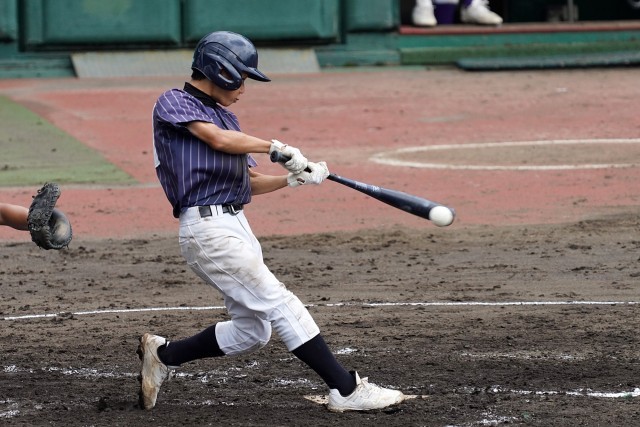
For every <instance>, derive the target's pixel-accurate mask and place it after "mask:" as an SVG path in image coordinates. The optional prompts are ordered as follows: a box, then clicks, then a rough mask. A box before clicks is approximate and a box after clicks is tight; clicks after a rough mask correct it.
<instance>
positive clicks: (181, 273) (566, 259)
mask: <svg viewBox="0 0 640 427" xmlns="http://www.w3.org/2000/svg"><path fill="white" fill-rule="evenodd" d="M639 230H640V222H639V221H638V217H637V215H629V216H625V215H622V216H616V217H612V218H608V219H606V220H604V219H603V220H596V221H585V222H579V223H576V224H573V225H562V226H528V227H514V226H511V227H497V228H494V227H491V228H488V227H482V228H478V229H475V230H466V231H465V232H459V233H447V232H444V231H442V230H421V231H416V230H409V229H402V228H401V229H396V230H388V231H368V232H352V233H339V234H329V233H327V234H315V235H304V236H295V237H270V238H265V239H264V241H263V245H264V249H265V253H266V254H267V262H268V263H269V264H270V265H271V266H272V268H273V270H274V271H275V272H276V274H277V275H278V276H279V277H281V279H282V280H283V281H284V283H286V284H288V286H289V287H290V288H291V289H292V290H293V291H294V292H296V293H297V294H298V295H299V296H300V297H301V298H302V300H303V301H304V302H305V303H308V304H311V311H312V313H313V315H314V317H315V318H316V320H317V322H318V323H319V324H320V325H321V329H322V330H323V331H324V332H323V333H324V335H325V337H326V339H327V341H328V343H329V344H330V346H331V348H332V349H333V350H334V351H336V352H337V353H338V357H339V359H340V360H341V361H342V362H343V363H344V364H345V366H348V367H349V368H352V369H357V370H358V371H359V372H361V373H362V375H365V376H369V377H370V378H371V380H372V381H374V382H377V383H379V384H383V385H387V386H391V387H397V388H399V389H402V390H403V391H405V392H406V393H408V394H415V395H421V396H424V398H423V399H422V398H421V399H416V400H411V401H408V402H406V403H403V404H401V405H400V406H398V407H397V408H393V409H389V410H384V411H375V412H372V413H363V414H332V413H330V412H328V411H327V410H326V409H325V408H323V407H322V406H320V405H317V404H315V403H311V402H310V401H308V400H305V399H304V396H306V395H320V394H325V393H326V390H325V389H324V387H323V385H322V384H321V382H320V381H319V379H318V378H317V377H316V376H315V374H313V373H312V372H311V371H310V370H309V369H308V368H306V367H304V366H303V365H302V363H300V362H299V361H298V360H297V359H295V358H293V357H292V356H291V355H290V354H288V353H287V351H286V349H285V347H284V345H283V344H282V342H281V341H280V340H279V339H278V338H277V337H274V338H273V340H272V342H271V343H270V344H269V345H268V346H267V347H265V348H264V349H263V350H260V351H259V352H258V353H257V354H254V355H249V356H244V357H239V358H229V359H209V360H202V361H198V362H196V363H190V364H187V365H185V366H184V367H183V368H182V369H180V370H179V371H178V372H177V376H176V377H175V378H173V379H171V380H170V381H169V382H168V383H166V385H165V386H164V387H163V388H162V390H161V393H160V397H159V401H158V405H157V407H156V408H155V409H154V410H153V411H151V412H145V411H142V410H139V409H138V408H137V405H136V393H137V384H138V383H137V381H136V375H137V369H138V366H139V364H138V360H137V359H136V356H135V348H136V341H137V339H138V336H139V335H140V333H141V332H144V331H147V330H151V331H153V332H156V333H160V334H166V335H167V336H169V337H184V336H187V335H190V334H192V333H194V332H196V331H198V330H200V329H201V328H204V327H206V326H207V325H209V324H212V323H214V322H216V321H218V320H222V319H225V318H226V316H225V314H224V312H223V311H222V310H221V309H220V308H219V306H220V305H221V300H220V299H219V297H218V295H217V294H216V293H215V292H214V290H212V289H210V288H208V287H206V286H205V285H203V284H201V283H200V282H199V280H198V279H197V278H195V276H194V275H193V274H192V273H191V272H190V271H186V270H185V266H184V265H183V262H182V259H181V257H180V255H179V254H178V253H177V245H176V242H175V239H173V238H149V239H144V240H140V239H137V240H105V241H95V242H91V243H83V244H81V245H76V246H75V247H74V248H73V249H70V250H68V251H65V252H62V253H56V254H49V253H43V251H39V250H37V249H35V248H34V247H33V245H31V244H27V243H18V244H14V245H5V249H6V250H11V256H6V257H4V258H3V260H2V264H3V273H2V276H0V278H1V281H2V293H3V300H2V304H1V305H0V311H1V312H2V313H3V315H4V316H5V319H4V320H3V321H2V327H3V331H4V332H3V334H2V339H1V341H0V345H1V346H2V349H3V350H2V351H3V361H2V371H0V372H1V373H0V384H1V387H0V388H1V389H2V391H3V398H2V399H1V400H0V416H1V417H2V421H3V424H5V425H65V426H88V425H121V426H125V425H144V424H145V423H147V422H152V423H154V424H159V425H165V426H178V425H237V426H240V425H241V426H262V425H278V426H290V425H291V426H293V425H327V426H328V425H336V426H352V425H364V424H376V425H380V424H384V425H390V426H391V425H393V426H409V425H411V426H425V425H426V426H452V425H455V426H477V425H503V424H508V425H539V426H558V425H562V426H574V425H581V426H602V425H605V424H610V425H635V424H637V423H639V422H640V410H639V409H638V402H637V399H638V398H639V397H640V389H639V388H638V387H639V386H640V382H639V381H638V378H640V369H639V366H640V365H639V364H638V346H639V345H640V340H639V339H638V333H637V331H638V330H639V328H640V320H639V319H640V305H639V304H638V290H637V283H638V277H640V267H639V265H638V264H639V263H638V250H639V249H640V241H639V240H638V237H637V236H638V231H639ZM293 266H297V267H296V268H293ZM570 301H574V303H568V302H570ZM421 302H422V303H425V304H422V305H421V304H419V303H421ZM596 302H598V304H596ZM385 303H387V304H388V305H385ZM527 303H530V304H531V303H536V304H531V305H529V304H527ZM152 307H155V308H161V307H164V308H165V310H161V311H144V309H145V308H152ZM172 307H173V308H172ZM190 307H209V308H208V309H203V310H195V309H190ZM127 310H129V311H127ZM83 312H92V313H83ZM34 313H49V314H53V313H58V316H56V317H37V318H29V317H28V316H29V315H30V314H34ZM72 313H76V314H72ZM7 317H10V318H11V319H7Z"/></svg>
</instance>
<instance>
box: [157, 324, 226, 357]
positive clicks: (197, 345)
mask: <svg viewBox="0 0 640 427" xmlns="http://www.w3.org/2000/svg"><path fill="white" fill-rule="evenodd" d="M220 356H224V353H223V352H222V350H220V347H219V346H218V341H217V340H216V326H215V325H213V326H209V327H208V328H207V329H205V330H204V331H202V332H200V333H198V334H196V335H194V336H192V337H190V338H186V339H183V340H180V341H171V342H169V343H168V344H166V345H163V346H160V347H158V357H159V358H160V360H161V361H162V363H164V364H165V365H167V366H180V365H182V364H183V363H185V362H190V361H192V360H196V359H203V358H205V357H220Z"/></svg>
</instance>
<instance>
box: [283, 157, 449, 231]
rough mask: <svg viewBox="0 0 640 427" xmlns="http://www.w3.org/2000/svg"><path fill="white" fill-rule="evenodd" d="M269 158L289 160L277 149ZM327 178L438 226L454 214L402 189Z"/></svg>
mask: <svg viewBox="0 0 640 427" xmlns="http://www.w3.org/2000/svg"><path fill="white" fill-rule="evenodd" d="M270 159H271V161H272V162H274V163H283V164H284V163H286V162H288V161H289V158H288V157H287V156H284V155H283V154H282V153H280V152H278V151H273V152H272V153H271V155H270ZM327 179H328V180H331V181H334V182H337V183H339V184H342V185H345V186H347V187H349V188H352V189H354V190H357V191H359V192H361V193H364V194H366V195H367V196H370V197H373V198H374V199H376V200H379V201H381V202H383V203H386V204H387V205H389V206H393V207H394V208H397V209H400V210H403V211H405V212H409V213H410V214H413V215H416V216H419V217H420V218H425V219H428V220H429V221H432V222H433V223H434V224H435V225H437V226H439V227H446V226H448V225H451V223H453V220H454V219H455V216H456V214H455V211H454V210H453V209H451V208H448V207H446V206H444V205H441V204H439V203H436V202H432V201H431V200H427V199H423V198H421V197H418V196H413V195H411V194H407V193H403V192H402V191H397V190H391V189H388V188H383V187H378V186H375V185H370V184H365V183H364V182H359V181H355V180H353V179H349V178H345V177H343V176H339V175H336V174H334V173H332V174H329V176H328V177H327Z"/></svg>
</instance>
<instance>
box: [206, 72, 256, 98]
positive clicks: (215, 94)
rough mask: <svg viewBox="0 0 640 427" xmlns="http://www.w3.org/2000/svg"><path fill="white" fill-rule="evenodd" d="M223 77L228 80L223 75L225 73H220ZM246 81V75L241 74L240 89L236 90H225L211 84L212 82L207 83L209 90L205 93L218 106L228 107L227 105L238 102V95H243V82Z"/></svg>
mask: <svg viewBox="0 0 640 427" xmlns="http://www.w3.org/2000/svg"><path fill="white" fill-rule="evenodd" d="M222 74H223V76H225V77H227V78H230V76H228V75H225V74H226V72H225V71H222ZM246 79H247V74H246V73H243V74H242V84H241V85H240V87H239V88H238V89H236V90H226V89H222V88H221V87H219V86H216V85H215V84H213V82H209V83H210V85H209V86H210V89H209V91H208V92H207V94H208V95H209V96H210V97H211V98H213V99H214V100H215V101H216V102H217V103H218V104H220V105H222V106H223V107H228V106H229V105H231V104H233V103H235V102H238V101H239V100H240V95H242V94H243V93H244V81H245V80H246Z"/></svg>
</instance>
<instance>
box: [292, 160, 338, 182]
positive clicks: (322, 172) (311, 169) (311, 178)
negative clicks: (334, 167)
mask: <svg viewBox="0 0 640 427" xmlns="http://www.w3.org/2000/svg"><path fill="white" fill-rule="evenodd" d="M328 176H329V168H328V167H327V164H326V163H325V162H318V163H314V162H309V163H307V170H304V171H302V172H300V173H290V174H289V175H288V176H287V183H288V184H289V187H297V186H299V185H309V184H311V185H319V184H322V182H323V181H324V180H325V179H327V177H328Z"/></svg>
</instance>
